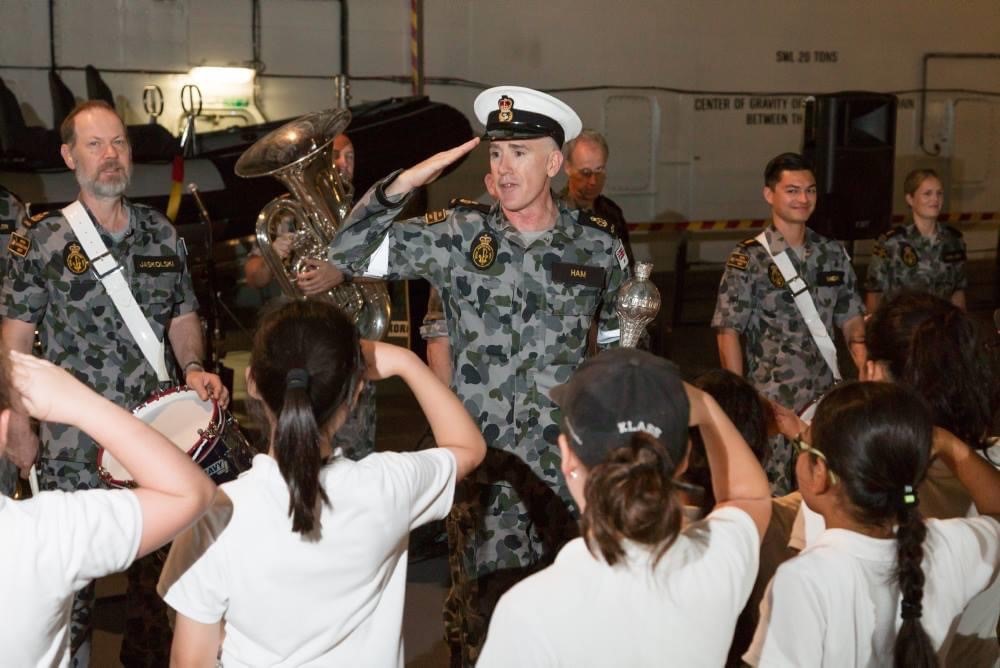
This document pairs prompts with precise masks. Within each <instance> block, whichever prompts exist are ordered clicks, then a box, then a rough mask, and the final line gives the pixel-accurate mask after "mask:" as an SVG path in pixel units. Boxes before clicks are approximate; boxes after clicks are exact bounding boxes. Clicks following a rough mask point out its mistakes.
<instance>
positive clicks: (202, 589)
mask: <svg viewBox="0 0 1000 668" xmlns="http://www.w3.org/2000/svg"><path fill="white" fill-rule="evenodd" d="M394 375H398V376H400V377H401V378H402V379H403V380H404V381H405V382H406V383H407V385H408V386H409V387H410V389H411V391H412V392H413V394H414V396H415V397H416V399H417V401H418V403H419V404H420V406H421V408H422V409H423V410H424V413H425V414H426V416H427V420H428V422H429V423H430V426H431V430H432V431H433V433H434V438H435V441H436V442H437V443H438V444H439V447H438V448H432V449H430V450H424V451H420V452H412V453H395V452H384V453H377V454H372V455H369V456H368V457H366V458H364V459H363V460H361V461H358V462H355V461H351V460H350V459H348V458H346V457H342V456H341V454H340V452H339V450H334V448H333V447H332V445H331V443H332V439H333V437H334V435H335V434H336V432H337V430H338V429H339V428H340V427H341V426H342V425H343V424H344V422H345V420H346V419H347V417H348V415H349V413H350V411H351V410H352V408H353V406H354V404H355V402H356V401H357V397H358V395H359V394H360V392H361V390H362V388H363V385H364V383H365V382H366V381H371V380H378V379H382V378H387V377H390V376H394ZM247 392H248V394H249V395H250V396H251V397H252V398H254V399H257V400H259V401H260V403H261V404H262V407H263V413H264V415H265V416H266V422H267V425H268V427H269V434H270V439H269V440H270V443H269V447H268V452H267V454H261V455H257V456H256V457H255V458H254V461H253V467H252V468H251V469H250V471H248V472H246V473H244V474H243V475H242V476H240V478H239V479H237V480H235V481H233V482H231V483H227V484H225V485H223V486H221V487H220V494H219V496H218V499H217V501H216V503H215V505H214V506H213V508H212V510H210V511H209V513H208V514H207V515H206V516H205V518H203V520H202V521H200V522H198V523H197V524H195V525H194V526H193V527H192V528H191V529H190V530H188V531H187V532H186V533H185V534H182V535H181V536H180V537H179V538H178V539H177V540H176V541H175V542H174V545H173V547H172V549H171V551H170V556H169V557H168V559H167V563H166V565H165V566H164V569H163V575H162V576H161V578H160V586H159V591H160V593H161V595H162V596H163V597H164V599H165V600H166V602H167V603H168V604H169V605H170V606H171V607H172V608H174V609H175V610H176V611H177V624H176V629H175V633H174V642H173V648H172V657H171V659H172V660H171V665H176V666H195V665H215V663H214V662H215V660H216V657H217V656H219V655H220V647H221V657H222V663H223V664H224V665H226V666H260V665H304V664H308V665H371V666H396V665H402V661H403V648H402V636H401V626H402V615H403V595H404V590H405V589H404V587H405V582H406V561H407V557H406V555H407V540H408V537H409V532H410V531H411V530H412V529H414V528H416V527H418V526H420V525H422V524H425V523H427V522H430V521H433V520H436V519H442V518H444V517H445V515H447V514H448V511H449V510H450V508H451V503H452V497H453V494H454V490H455V483H456V481H457V480H460V479H461V478H462V477H464V476H465V475H467V474H468V473H469V472H470V471H471V470H472V469H474V468H475V467H476V466H477V465H478V464H479V462H481V461H482V459H483V457H484V456H485V454H486V447H485V443H484V442H483V437H482V434H480V433H479V430H478V428H477V427H476V425H475V423H474V422H473V421H472V418H471V417H470V416H469V414H468V413H467V412H466V410H465V408H464V407H463V406H462V404H461V402H459V400H458V399H457V398H456V397H455V395H454V394H453V393H452V392H451V391H450V390H449V389H448V388H447V387H445V386H444V385H443V384H442V383H441V382H440V381H439V380H438V379H437V378H436V377H435V376H434V374H433V373H432V372H431V371H430V369H428V368H427V367H426V366H425V365H424V364H423V363H422V362H420V360H419V359H418V358H417V357H416V356H415V355H414V354H413V353H412V352H410V351H408V350H406V349H404V348H399V347H397V346H391V345H387V344H383V343H372V342H369V341H361V340H359V337H358V332H357V330H356V328H355V327H354V325H353V324H352V323H351V321H350V320H349V319H348V318H347V316H346V315H344V313H343V312H342V311H340V310H339V309H338V308H336V307H335V306H333V305H331V304H328V303H326V302H323V301H313V300H309V301H295V302H290V303H286V304H284V305H282V306H280V307H279V308H278V309H277V310H276V311H274V312H272V313H270V314H269V315H267V316H265V317H264V318H263V319H262V320H261V324H260V328H259V330H258V332H257V335H256V336H255V338H254V344H253V351H252V352H251V358H250V367H249V369H248V370H247ZM223 637H224V638H225V640H224V641H223Z"/></svg>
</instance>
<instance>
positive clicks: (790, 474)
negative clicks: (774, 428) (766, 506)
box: [764, 434, 798, 496]
mask: <svg viewBox="0 0 1000 668" xmlns="http://www.w3.org/2000/svg"><path fill="white" fill-rule="evenodd" d="M769 441H770V444H769V447H770V448H771V454H770V455H769V456H768V459H767V465H766V466H765V467H764V473H766V474H767V481H768V482H769V483H770V485H771V495H772V496H785V495H786V494H791V493H792V492H794V491H795V490H796V489H798V481H796V480H795V455H794V452H793V450H794V448H793V447H792V444H791V442H790V441H789V440H788V439H787V438H785V437H784V436H782V435H781V434H776V435H774V436H772V437H771V438H770V439H769Z"/></svg>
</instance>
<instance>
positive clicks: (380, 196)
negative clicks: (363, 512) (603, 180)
mask: <svg viewBox="0 0 1000 668" xmlns="http://www.w3.org/2000/svg"><path fill="white" fill-rule="evenodd" d="M393 178H395V175H390V176H389V177H387V178H386V179H384V180H383V181H381V182H379V183H377V184H376V185H375V186H373V187H372V189H371V190H369V191H368V193H366V194H365V196H364V198H363V199H361V200H360V201H359V202H358V205H357V206H356V207H355V208H354V211H353V212H352V213H351V215H350V217H349V218H348V219H347V221H345V225H344V227H343V228H342V229H341V230H340V233H339V234H338V235H337V237H336V239H334V242H333V244H332V245H331V247H330V261H331V262H333V263H334V264H336V265H337V266H340V267H346V268H347V270H348V271H350V272H354V273H358V274H360V273H362V272H363V271H364V270H365V268H366V267H368V264H369V258H370V257H371V256H372V255H373V253H375V251H376V250H377V249H379V247H380V246H381V244H382V242H383V239H385V240H386V241H387V247H388V248H387V250H388V274H387V276H386V278H387V279H388V280H398V279H407V278H425V279H427V280H428V281H429V282H430V283H431V285H433V286H434V287H435V288H437V290H438V291H439V292H440V294H441V300H442V302H443V304H444V311H445V315H446V317H447V321H448V336H449V338H450V339H451V344H452V362H453V368H454V377H453V380H452V384H453V386H454V387H455V389H456V392H457V394H458V396H459V397H460V398H461V399H462V400H463V402H464V403H465V407H466V409H467V410H468V411H469V413H470V414H471V415H472V416H473V418H474V419H476V420H477V422H478V423H479V426H480V428H481V429H482V431H483V434H484V436H485V438H486V443H487V444H488V445H489V446H490V447H493V448H499V449H501V450H506V451H509V452H512V453H515V454H516V456H518V457H520V458H521V459H522V460H523V461H525V462H526V463H527V464H528V466H530V467H531V469H532V470H533V471H534V473H535V474H536V475H538V476H539V478H540V479H541V480H544V481H546V482H547V483H549V484H550V485H553V486H556V487H559V486H560V478H561V475H560V473H559V453H558V449H556V448H555V447H554V446H555V443H556V437H557V436H558V434H559V427H558V423H557V419H558V418H557V408H556V406H555V404H553V403H552V402H551V401H550V400H549V398H548V392H549V390H551V388H552V387H554V386H555V385H557V384H560V383H564V382H566V381H567V380H569V377H570V374H571V373H572V372H573V370H574V369H575V368H576V367H577V365H579V364H580V363H581V362H582V361H583V358H584V354H585V353H586V345H587V331H588V329H589V327H590V324H591V321H592V320H593V318H594V317H595V316H598V315H599V317H600V323H601V325H602V329H603V330H605V331H608V330H614V329H617V328H618V318H617V315H615V313H614V300H615V296H616V294H617V291H618V288H619V286H620V285H621V284H622V283H623V282H624V280H625V277H626V272H625V269H626V268H627V261H626V260H625V258H624V251H623V249H622V246H621V242H620V241H618V239H617V238H616V237H614V236H613V234H612V233H611V231H610V226H609V225H608V224H607V223H606V222H604V221H603V220H600V219H592V218H590V217H586V218H584V219H581V220H580V221H579V222H578V220H577V215H578V214H577V212H575V211H570V210H569V209H566V208H565V207H562V206H560V207H559V217H558V220H557V221H556V224H555V226H554V227H553V228H552V229H550V230H547V231H545V232H544V233H543V234H542V235H541V236H540V237H539V238H537V239H535V240H534V241H532V242H530V243H526V241H525V239H524V237H522V236H521V234H520V233H519V232H518V231H517V229H516V228H515V227H514V226H513V225H511V224H510V222H508V221H507V219H506V217H505V216H504V214H503V212H502V210H501V208H500V207H499V206H494V207H493V208H492V209H491V210H490V211H489V213H483V212H482V211H480V210H478V209H477V208H474V207H464V206H460V207H459V208H454V209H449V210H446V211H439V212H436V213H429V214H427V215H426V216H424V217H422V218H413V219H410V220H405V221H401V222H397V223H393V218H394V216H395V215H396V214H397V213H398V212H399V210H400V209H401V208H402V206H403V205H404V204H405V201H406V200H405V198H400V201H397V202H393V201H390V200H389V199H388V198H387V196H386V195H385V192H384V187H385V185H386V184H387V183H390V182H391V180H392V179H393ZM595 220H596V222H594V221H595ZM581 223H583V224H581ZM382 250H383V251H384V250H386V249H385V248H383V249H382ZM619 257H620V259H619ZM375 264H376V263H375V262H372V265H375ZM602 304H603V306H602ZM599 307H601V308H600V312H599Z"/></svg>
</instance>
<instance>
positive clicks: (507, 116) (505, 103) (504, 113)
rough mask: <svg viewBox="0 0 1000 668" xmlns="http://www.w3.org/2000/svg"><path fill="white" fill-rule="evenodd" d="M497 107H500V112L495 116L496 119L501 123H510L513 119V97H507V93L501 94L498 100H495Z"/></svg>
mask: <svg viewBox="0 0 1000 668" xmlns="http://www.w3.org/2000/svg"><path fill="white" fill-rule="evenodd" d="M497 108H499V109H500V114H499V115H498V116H497V120H498V121H500V122H501V123H510V122H511V121H512V120H514V111H513V109H514V99H513V98H511V97H508V96H507V95H501V96H500V100H499V101H498V102H497Z"/></svg>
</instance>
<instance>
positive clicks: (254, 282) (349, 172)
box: [243, 133, 354, 296]
mask: <svg viewBox="0 0 1000 668" xmlns="http://www.w3.org/2000/svg"><path fill="white" fill-rule="evenodd" d="M330 159H331V160H332V161H333V166H334V167H336V168H337V171H338V172H340V176H341V178H342V179H344V181H346V182H347V183H350V182H351V181H352V180H353V179H354V144H352V143H351V138H350V137H348V136H347V135H346V134H343V133H341V134H339V135H337V136H336V137H334V139H333V151H332V154H331V156H330ZM294 238H295V233H294V232H292V231H291V228H290V227H288V226H286V231H285V232H284V233H283V234H281V235H280V236H278V237H277V238H276V239H275V240H274V243H273V244H272V247H273V248H274V252H275V253H277V254H278V257H280V258H281V259H282V260H288V258H289V256H290V255H291V253H292V241H293V240H294ZM303 263H305V264H306V265H307V266H308V267H309V269H308V270H306V271H300V272H299V273H298V274H296V282H295V283H296V285H297V286H298V288H299V289H300V290H302V293H303V294H305V295H308V296H312V295H319V294H322V293H324V292H326V291H327V290H329V289H330V288H334V287H337V286H338V285H340V284H341V283H343V282H344V275H343V274H342V273H341V272H340V270H339V269H337V268H336V267H335V266H333V265H332V264H330V263H329V262H323V261H322V260H319V259H316V258H304V259H303ZM243 271H244V275H245V277H246V281H247V285H249V286H250V287H252V288H257V289H263V288H265V287H267V286H268V285H270V283H271V282H272V281H273V280H274V274H273V273H272V272H271V268H270V267H269V266H268V264H267V262H265V261H264V257H263V256H262V255H261V252H260V247H259V246H255V247H254V249H253V250H252V251H250V257H248V258H247V263H246V266H245V267H244V270H243Z"/></svg>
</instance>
